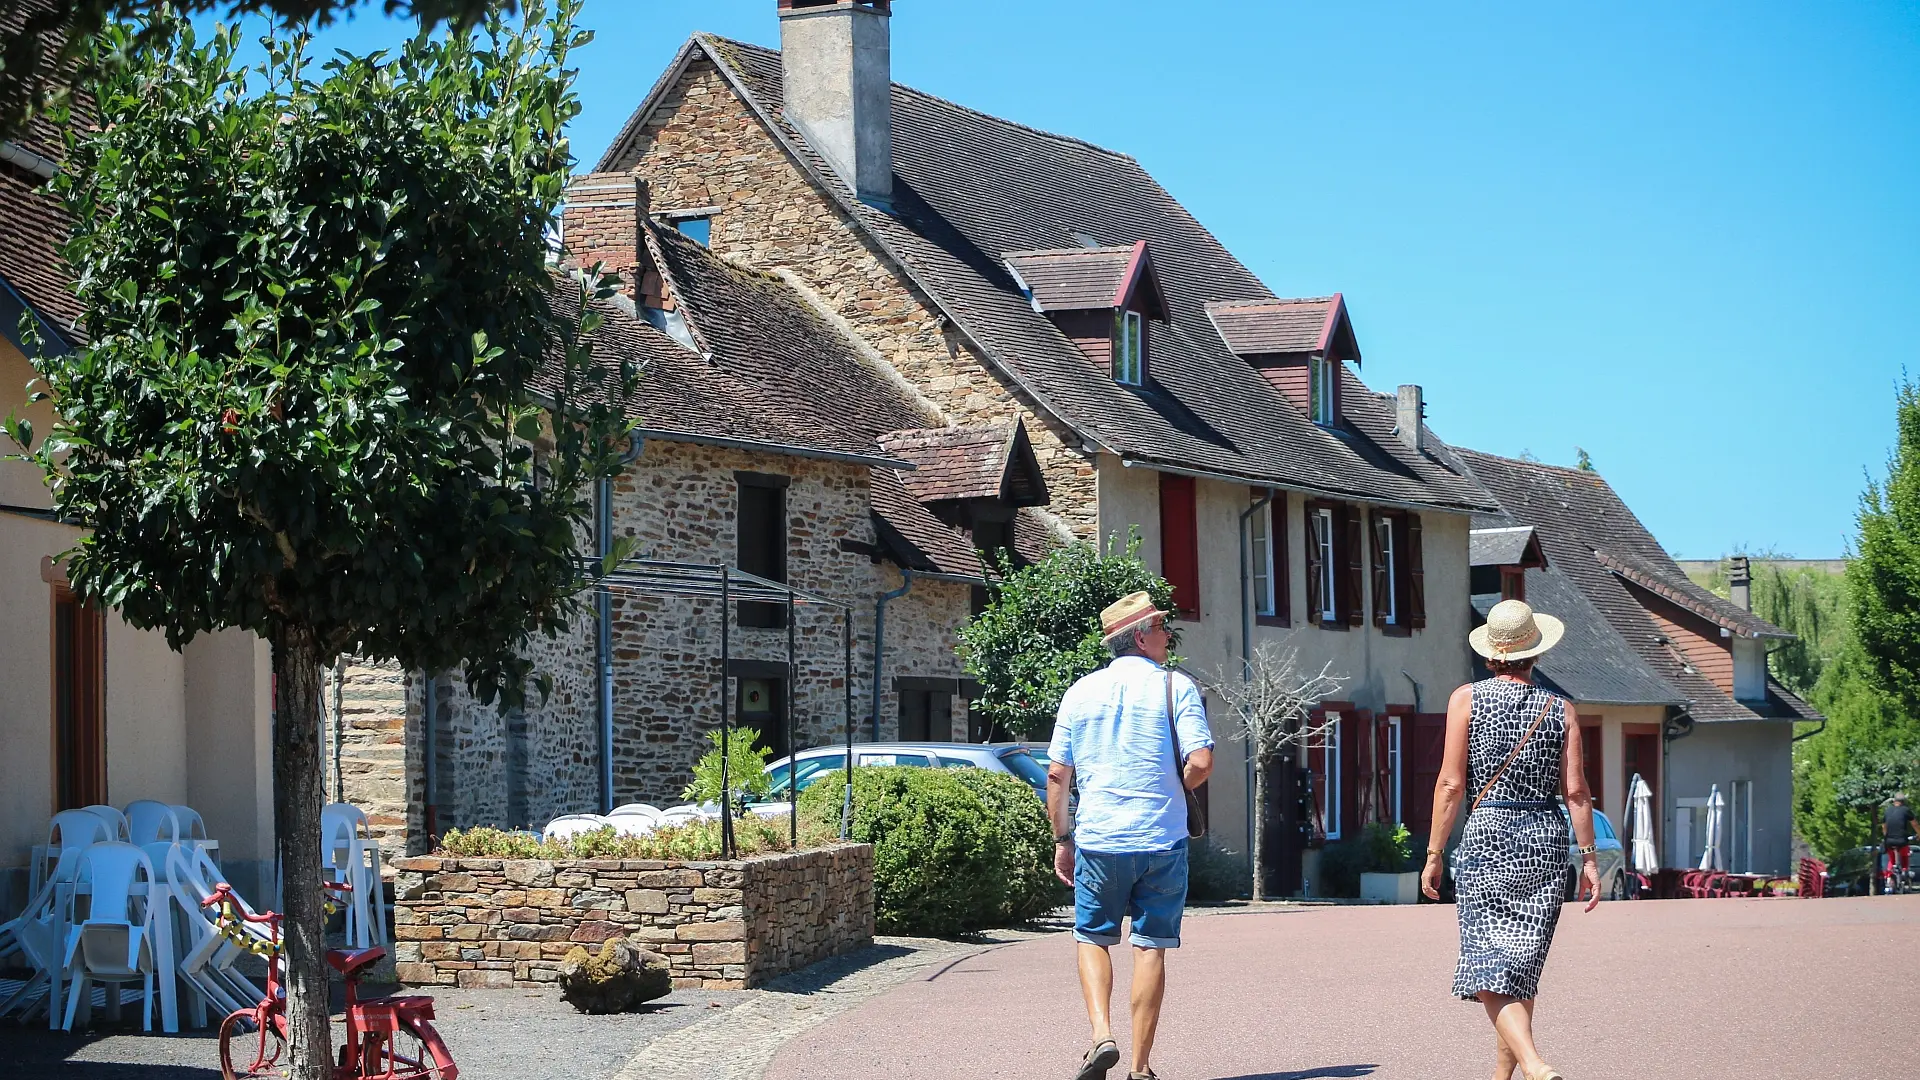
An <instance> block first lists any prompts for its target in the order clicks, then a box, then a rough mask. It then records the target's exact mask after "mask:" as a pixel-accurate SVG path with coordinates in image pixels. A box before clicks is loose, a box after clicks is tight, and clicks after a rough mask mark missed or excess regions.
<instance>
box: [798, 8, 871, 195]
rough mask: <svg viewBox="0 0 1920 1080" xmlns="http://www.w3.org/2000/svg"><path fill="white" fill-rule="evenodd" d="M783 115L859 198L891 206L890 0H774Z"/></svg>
mask: <svg viewBox="0 0 1920 1080" xmlns="http://www.w3.org/2000/svg"><path fill="white" fill-rule="evenodd" d="M779 4H780V66H781V68H782V71H783V75H784V78H785V82H786V117H787V121H788V122H789V123H791V124H792V125H793V126H794V127H796V128H799V129H800V132H801V134H803V135H805V136H806V137H807V143H808V145H810V146H812V147H813V148H814V149H815V150H816V151H818V152H819V154H820V156H821V157H824V158H826V159H827V162H828V164H830V165H832V166H833V169H834V171H835V172H837V173H839V174H840V178H841V179H842V180H845V181H846V182H847V186H848V187H850V188H852V189H853V191H854V194H855V195H857V196H858V197H859V198H860V201H862V202H867V203H873V204H875V205H878V206H883V207H891V206H892V204H893V62H892V60H891V58H890V48H891V47H890V45H889V30H888V23H889V22H890V20H891V18H892V14H893V11H892V8H893V0H779Z"/></svg>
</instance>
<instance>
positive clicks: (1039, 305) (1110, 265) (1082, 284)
mask: <svg viewBox="0 0 1920 1080" xmlns="http://www.w3.org/2000/svg"><path fill="white" fill-rule="evenodd" d="M1143 249H1144V245H1135V246H1133V247H1097V248H1049V249H1046V250H1043V251H1009V252H1007V254H1006V260H1007V269H1008V270H1009V271H1011V272H1012V273H1013V276H1014V277H1015V279H1016V281H1017V284H1019V285H1021V286H1024V287H1025V288H1026V290H1027V292H1028V293H1030V294H1031V295H1032V297H1033V307H1034V310H1036V311H1086V310H1089V309H1092V308H1116V307H1119V306H1121V304H1122V303H1124V302H1125V300H1126V289H1127V285H1128V284H1129V278H1130V277H1131V276H1132V275H1131V274H1130V273H1129V271H1130V270H1133V269H1134V268H1135V260H1136V259H1137V258H1138V257H1139V255H1140V253H1141V251H1142V250H1143Z"/></svg>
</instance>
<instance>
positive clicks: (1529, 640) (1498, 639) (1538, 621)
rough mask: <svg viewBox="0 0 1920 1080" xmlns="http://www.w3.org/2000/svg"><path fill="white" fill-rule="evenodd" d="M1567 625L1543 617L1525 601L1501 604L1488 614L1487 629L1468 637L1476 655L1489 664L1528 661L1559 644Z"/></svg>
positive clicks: (1482, 628) (1481, 629) (1474, 629)
mask: <svg viewBox="0 0 1920 1080" xmlns="http://www.w3.org/2000/svg"><path fill="white" fill-rule="evenodd" d="M1566 632H1567V624H1566V623H1563V622H1561V621H1560V620H1559V619H1556V618H1554V617H1553V616H1551V615H1540V614H1537V613H1535V612H1534V610H1533V609H1532V608H1530V607H1528V606H1527V604H1526V601H1524V600H1502V601H1500V602H1499V603H1497V604H1495V605H1493V610H1492V611H1489V612H1487V623H1486V625H1485V626H1476V627H1474V628H1473V632H1472V633H1470V634H1468V635H1467V644H1469V645H1471V646H1473V651H1474V652H1477V653H1479V654H1480V655H1481V656H1484V657H1486V658H1487V659H1489V660H1526V659H1529V658H1531V657H1535V656H1539V655H1540V654H1541V653H1543V652H1546V651H1547V650H1548V649H1551V648H1553V647H1554V646H1555V645H1558V644H1560V635H1562V634H1564V633H1566Z"/></svg>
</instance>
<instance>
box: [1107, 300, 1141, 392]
mask: <svg viewBox="0 0 1920 1080" xmlns="http://www.w3.org/2000/svg"><path fill="white" fill-rule="evenodd" d="M1146 343H1147V339H1146V320H1144V319H1142V318H1141V317H1140V313H1139V312H1137V311H1116V312H1114V313H1113V379H1114V381H1115V382H1122V383H1126V384H1127V385H1128V386H1139V385H1140V375H1141V372H1142V371H1144V370H1145V369H1146Z"/></svg>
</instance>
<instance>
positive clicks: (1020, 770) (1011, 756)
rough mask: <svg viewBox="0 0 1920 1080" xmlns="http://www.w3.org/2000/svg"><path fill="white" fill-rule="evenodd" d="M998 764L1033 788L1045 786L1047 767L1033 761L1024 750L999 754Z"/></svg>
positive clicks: (1031, 756) (1030, 755)
mask: <svg viewBox="0 0 1920 1080" xmlns="http://www.w3.org/2000/svg"><path fill="white" fill-rule="evenodd" d="M1000 764H1002V765H1005V766H1006V767H1007V771H1008V772H1010V773H1012V774H1013V775H1015V776H1017V777H1019V778H1020V779H1022V780H1025V781H1026V782H1027V783H1029V784H1032V785H1033V786H1034V787H1037V788H1044V787H1046V786H1047V767H1046V766H1045V765H1042V764H1040V763H1039V762H1038V761H1035V760H1034V759H1033V755H1032V754H1029V753H1027V751H1026V750H1025V749H1017V750H1009V751H1007V752H1006V753H1004V754H1001V755H1000Z"/></svg>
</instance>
